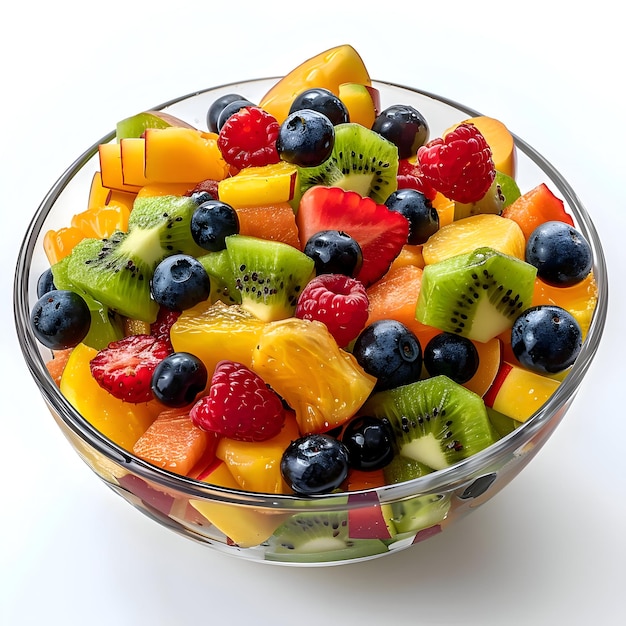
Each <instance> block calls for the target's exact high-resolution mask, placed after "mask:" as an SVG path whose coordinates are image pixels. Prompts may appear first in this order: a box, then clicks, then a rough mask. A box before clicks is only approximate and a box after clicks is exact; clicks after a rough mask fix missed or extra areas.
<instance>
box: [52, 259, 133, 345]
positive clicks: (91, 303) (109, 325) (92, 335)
mask: <svg viewBox="0 0 626 626" xmlns="http://www.w3.org/2000/svg"><path fill="white" fill-rule="evenodd" d="M69 260H70V257H69V256H66V257H64V258H63V259H61V260H60V261H59V262H58V263H55V264H54V265H53V266H52V267H51V268H50V269H51V270H52V276H53V277H54V285H55V287H56V288H57V289H68V290H69V291H74V292H75V293H78V294H79V295H80V296H82V298H83V299H84V300H85V302H86V303H87V306H88V307H89V312H90V313H91V325H90V326H89V332H88V333H87V335H86V337H85V338H84V339H83V341H82V343H84V344H85V345H87V346H90V347H91V348H95V349H96V350H102V349H103V348H106V347H107V346H108V345H109V344H110V343H111V342H112V341H118V340H119V339H121V338H122V337H123V336H124V329H123V325H122V322H121V320H120V319H119V317H118V316H117V315H115V313H113V311H111V310H110V309H109V308H108V307H107V306H105V305H103V304H102V303H101V302H98V301H97V300H94V299H93V298H92V297H91V296H90V295H89V294H88V293H86V292H85V291H84V290H82V289H80V288H78V287H76V285H74V284H72V283H71V281H70V280H69V278H68V276H67V266H68V263H69Z"/></svg>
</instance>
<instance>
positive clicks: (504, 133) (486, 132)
mask: <svg viewBox="0 0 626 626" xmlns="http://www.w3.org/2000/svg"><path fill="white" fill-rule="evenodd" d="M464 122H468V123H470V124H474V126H476V128H478V130H479V131H480V132H481V133H482V135H483V137H484V138H485V141H486V142H487V144H488V145H489V147H490V148H491V155H492V158H493V163H494V165H495V166H496V169H497V170H498V171H500V172H504V173H505V174H507V175H508V176H511V177H512V178H515V171H516V162H517V158H516V149H515V140H514V138H513V135H512V134H511V132H510V131H509V129H508V128H507V127H506V126H505V125H504V124H503V123H502V122H501V121H500V120H497V119H494V118H493V117H488V116H486V115H480V116H477V117H470V118H468V119H466V120H464ZM461 123H463V122H461ZM456 126H458V124H455V125H454V126H452V127H451V128H449V129H448V130H447V131H446V132H445V133H444V134H447V133H448V132H450V131H451V130H453V129H454V128H456Z"/></svg>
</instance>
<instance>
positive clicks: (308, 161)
mask: <svg viewBox="0 0 626 626" xmlns="http://www.w3.org/2000/svg"><path fill="white" fill-rule="evenodd" d="M334 145H335V127H334V126H333V124H332V122H331V121H330V120H329V119H328V118H327V117H326V116H325V115H324V114H322V113H318V112H317V111H312V110H310V109H303V110H301V111H296V112H295V113H291V114H290V115H289V116H288V117H287V119H286V120H285V121H284V122H283V123H282V124H281V125H280V129H279V131H278V137H277V139H276V150H278V154H279V155H280V158H281V159H282V160H283V161H286V162H287V163H293V164H294V165H298V166H300V167H315V166H316V165H320V164H321V163H323V162H324V161H326V160H327V159H328V157H330V155H331V153H332V151H333V146H334Z"/></svg>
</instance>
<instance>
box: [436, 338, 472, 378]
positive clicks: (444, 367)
mask: <svg viewBox="0 0 626 626" xmlns="http://www.w3.org/2000/svg"><path fill="white" fill-rule="evenodd" d="M478 363H479V358H478V351H477V350H476V347H475V346H474V344H473V343H472V342H471V341H470V340H469V339H466V338H465V337H462V336H461V335H455V334H452V333H441V334H439V335H436V336H435V337H433V338H432V339H431V340H430V341H429V342H428V343H427V344H426V346H425V347H424V366H425V367H426V369H427V370H428V373H429V374H430V375H431V376H438V375H440V374H443V375H444V376H447V377H448V378H451V379H452V380H453V381H455V382H457V383H459V384H463V383H466V382H467V381H468V380H470V379H471V378H472V376H474V374H476V372H477V370H478Z"/></svg>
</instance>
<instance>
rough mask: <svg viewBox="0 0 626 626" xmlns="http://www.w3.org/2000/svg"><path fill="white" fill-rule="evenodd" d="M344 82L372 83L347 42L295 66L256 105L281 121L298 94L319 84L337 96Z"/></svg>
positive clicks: (362, 64)
mask: <svg viewBox="0 0 626 626" xmlns="http://www.w3.org/2000/svg"><path fill="white" fill-rule="evenodd" d="M343 83H360V84H362V85H370V84H371V80H370V76H369V73H368V71H367V68H366V67H365V64H364V63H363V59H361V57H360V56H359V53H358V52H357V51H356V50H355V49H354V48H353V47H352V46H350V45H347V44H346V45H341V46H337V47H335V48H331V49H330V50H326V51H325V52H321V53H320V54H317V55H316V56H314V57H312V58H310V59H308V60H306V61H305V62H304V63H301V64H300V65H298V67H296V68H294V69H293V70H291V71H290V72H289V73H288V74H287V75H286V76H284V77H283V78H281V79H280V80H279V81H278V82H277V83H276V84H275V85H274V86H273V87H272V88H271V89H270V90H269V91H268V92H267V93H266V94H265V96H263V98H261V100H260V102H259V106H260V107H261V108H262V109H264V110H265V111H267V112H268V113H270V114H271V115H273V116H274V117H275V118H276V119H277V120H278V122H279V123H282V122H283V121H284V120H285V118H286V117H287V115H289V107H290V106H291V103H292V102H293V100H294V98H295V97H296V96H297V95H298V94H300V93H302V92H303V91H305V90H306V89H310V88H312V87H322V88H324V89H328V90H329V91H332V92H333V93H334V94H335V95H338V94H339V85H341V84H343Z"/></svg>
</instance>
